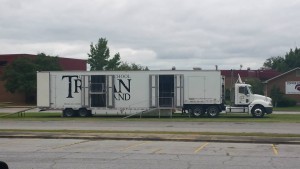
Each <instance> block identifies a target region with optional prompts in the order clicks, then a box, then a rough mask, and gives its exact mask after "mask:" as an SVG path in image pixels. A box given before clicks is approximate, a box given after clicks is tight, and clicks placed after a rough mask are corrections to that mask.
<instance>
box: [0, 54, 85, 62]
mask: <svg viewBox="0 0 300 169" xmlns="http://www.w3.org/2000/svg"><path fill="white" fill-rule="evenodd" d="M18 55H27V56H37V54H27V53H20V54H0V56H18ZM54 57H56V56H54ZM57 57H58V58H62V59H75V60H83V61H87V59H78V58H66V57H60V56H57Z"/></svg>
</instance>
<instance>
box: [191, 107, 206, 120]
mask: <svg viewBox="0 0 300 169" xmlns="http://www.w3.org/2000/svg"><path fill="white" fill-rule="evenodd" d="M192 115H193V116H194V117H203V116H204V115H205V111H204V109H203V107H201V106H194V107H193V109H192Z"/></svg>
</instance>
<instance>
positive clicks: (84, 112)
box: [78, 108, 90, 117]
mask: <svg viewBox="0 0 300 169" xmlns="http://www.w3.org/2000/svg"><path fill="white" fill-rule="evenodd" d="M78 115H79V116H80V117H88V116H90V112H89V111H88V110H87V109H85V108H81V109H79V110H78Z"/></svg>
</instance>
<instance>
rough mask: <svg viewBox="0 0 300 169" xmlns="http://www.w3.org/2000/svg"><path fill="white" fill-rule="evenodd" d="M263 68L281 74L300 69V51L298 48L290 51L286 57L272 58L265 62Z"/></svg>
mask: <svg viewBox="0 0 300 169" xmlns="http://www.w3.org/2000/svg"><path fill="white" fill-rule="evenodd" d="M263 67H264V68H269V69H275V70H278V71H279V72H286V71H288V70H291V69H294V68H296V67H300V49H298V48H297V47H296V48H295V50H293V49H290V51H289V52H288V53H286V54H285V56H284V57H282V56H277V57H270V58H268V59H267V60H266V61H265V62H264V65H263Z"/></svg>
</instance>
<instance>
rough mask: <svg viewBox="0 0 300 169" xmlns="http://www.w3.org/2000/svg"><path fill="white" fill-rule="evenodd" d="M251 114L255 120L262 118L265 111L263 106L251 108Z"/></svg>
mask: <svg viewBox="0 0 300 169" xmlns="http://www.w3.org/2000/svg"><path fill="white" fill-rule="evenodd" d="M251 114H252V116H253V117H255V118H262V117H264V115H265V109H264V107H263V106H260V105H256V106H254V107H253V108H252V110H251Z"/></svg>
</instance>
